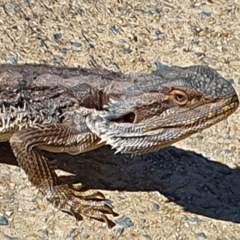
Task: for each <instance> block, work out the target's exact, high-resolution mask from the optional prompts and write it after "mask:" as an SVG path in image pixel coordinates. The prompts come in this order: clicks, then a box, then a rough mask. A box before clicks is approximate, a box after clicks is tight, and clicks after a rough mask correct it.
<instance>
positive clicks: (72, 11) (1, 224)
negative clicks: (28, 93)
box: [0, 0, 240, 240]
mask: <svg viewBox="0 0 240 240" xmlns="http://www.w3.org/2000/svg"><path fill="white" fill-rule="evenodd" d="M239 19H240V2H239V1H238V0H235V1H234V0H231V1H230V0H229V1H227V0H225V1H223V0H208V1H197V0H195V1H194V0H191V1H190V0H178V1H177V0H165V1H164V0H163V1H160V0H159V1H157V0H152V1H135V0H130V1H122V0H118V1H117V0H111V1H110V0H94V1H93V0H89V1H74V0H69V1H65V0H61V1H54V0H52V1H50V0H39V1H33V0H16V1H14V0H12V1H10V0H9V1H6V0H1V1H0V62H1V63H11V64H16V63H18V64H20V63H45V64H52V65H55V66H57V65H61V66H62V65H66V66H82V67H98V66H101V67H104V68H107V69H111V70H116V71H122V72H140V71H141V72H149V71H151V70H153V69H155V67H156V66H155V62H156V61H159V62H162V63H164V64H169V65H179V66H188V65H194V64H208V65H209V66H211V67H213V68H215V69H217V70H219V72H220V73H221V74H222V75H223V76H225V77H226V78H228V79H233V80H234V86H235V88H236V89H237V91H238V92H239V90H240V86H239V84H240V58H239V49H240V22H239ZM239 117H240V112H239V111H237V112H236V114H234V115H233V116H231V117H230V118H229V119H228V120H226V121H223V122H222V123H220V124H218V125H216V126H214V127H211V128H210V129H208V130H205V131H204V132H202V133H199V134H196V135H194V136H193V137H191V138H189V139H187V140H185V141H182V142H180V143H179V144H176V145H175V147H170V148H166V149H164V150H162V151H159V152H157V153H153V154H149V155H145V156H142V157H138V158H135V159H130V158H129V156H119V155H114V154H113V152H112V151H111V150H110V149H108V148H107V147H105V148H102V149H99V150H97V151H94V152H91V153H88V154H83V155H81V156H77V157H72V156H69V155H54V154H52V155H51V158H52V160H53V161H56V159H57V160H58V161H56V164H58V167H59V168H61V169H63V170H65V171H69V172H72V173H74V174H75V175H76V178H77V179H79V181H80V182H82V183H83V184H84V185H85V186H86V187H88V188H91V189H97V190H101V191H102V192H103V193H104V194H105V195H106V197H107V198H108V199H110V201H111V203H112V204H113V206H114V210H115V211H116V212H118V213H119V217H116V218H112V220H114V221H115V222H116V226H115V227H114V228H113V229H110V230H109V229H108V228H107V227H106V225H105V224H104V223H101V222H98V221H95V220H89V219H84V221H81V222H77V221H75V219H74V218H73V217H72V216H70V215H67V214H66V213H63V212H60V211H59V210H56V209H54V208H53V207H52V206H51V205H50V204H48V203H47V201H46V200H45V199H44V198H43V197H42V196H41V195H40V194H39V193H38V191H37V190H36V189H35V188H34V187H32V186H31V184H30V183H29V181H28V180H27V177H26V175H25V173H24V172H23V171H22V170H21V169H20V168H19V167H17V166H16V163H15V162H14V158H13V156H12V153H11V151H10V149H9V145H8V144H0V156H1V157H0V162H1V163H2V164H1V165H0V166H1V171H0V239H6V240H9V239H14V240H15V239H24V240H25V239H27V240H30V239H39V240H40V239H41V240H43V239H44V240H45V239H68V240H70V239H96V240H97V239H140V240H155V239H171V240H175V239H176V240H177V239H178V240H183V239H184V240H187V239H211V240H212V239H218V240H226V239H240V226H239V223H240V193H239V186H240V169H239V166H240V160H239V151H240V147H239V138H238V133H239V130H240V127H239V126H240V125H239ZM200 154H201V155H200ZM164 156H165V157H164ZM166 156H167V157H166ZM4 163H8V164H4ZM9 164H12V165H9Z"/></svg>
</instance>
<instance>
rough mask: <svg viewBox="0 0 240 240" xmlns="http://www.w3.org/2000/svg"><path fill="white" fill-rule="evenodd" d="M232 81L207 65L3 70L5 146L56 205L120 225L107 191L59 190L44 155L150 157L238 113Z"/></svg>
mask: <svg viewBox="0 0 240 240" xmlns="http://www.w3.org/2000/svg"><path fill="white" fill-rule="evenodd" d="M238 104H239V101H238V97H237V94H236V92H235V90H234V88H233V87H232V85H231V83H230V82H229V81H227V80H226V79H224V78H223V77H222V76H221V75H220V74H219V73H217V72H216V71H215V70H213V69H211V68H209V67H207V66H191V67H186V68H181V67H176V66H175V67H167V66H166V67H164V68H162V69H160V70H157V71H155V72H153V73H150V74H140V73H139V74H122V73H114V72H110V71H106V70H101V69H95V70H93V69H92V70H91V69H81V68H56V67H51V66H44V65H19V66H12V65H1V66H0V141H1V142H6V141H9V142H10V145H11V147H12V149H13V152H14V154H15V156H16V159H17V161H18V163H19V164H20V165H21V167H22V168H23V169H24V171H25V172H26V174H27V175H28V178H29V180H30V181H31V183H32V184H33V185H35V186H36V187H37V188H38V189H39V190H40V191H41V192H42V193H43V195H45V196H46V197H47V199H48V200H49V201H50V202H51V203H53V204H54V205H55V206H56V207H58V208H60V209H63V210H65V211H67V212H70V213H71V214H73V215H74V216H75V217H76V218H79V219H80V218H81V215H85V216H88V217H93V218H96V219H99V220H102V221H105V222H107V224H108V225H109V226H113V222H112V221H110V220H108V218H107V217H106V216H105V214H104V213H111V214H115V213H114V212H113V211H112V209H111V207H110V206H108V205H107V204H106V203H105V202H104V201H99V200H97V199H96V198H100V199H104V196H103V195H102V194H101V193H100V192H92V191H88V192H84V191H80V190H81V187H79V186H75V185H67V184H60V183H59V181H58V177H57V175H56V174H55V172H54V171H53V170H52V169H51V167H50V165H49V163H48V161H47V159H46V158H45V157H44V156H43V154H42V153H41V150H46V151H51V152H67V153H70V154H80V153H83V152H86V151H90V150H94V149H96V148H99V147H101V146H102V145H106V144H110V145H111V146H112V147H113V148H115V149H116V150H117V151H118V152H121V153H131V154H133V155H138V154H143V153H147V152H152V151H156V150H159V149H160V148H163V147H165V146H169V145H171V144H172V143H174V142H176V141H179V140H181V139H183V138H186V137H188V136H190V135H192V134H193V133H196V132H199V131H201V130H203V129H205V128H207V127H209V126H211V125H213V124H215V123H217V122H219V121H221V120H223V119H225V118H227V117H228V116H229V115H230V114H232V113H233V112H234V111H235V110H236V109H237V107H238Z"/></svg>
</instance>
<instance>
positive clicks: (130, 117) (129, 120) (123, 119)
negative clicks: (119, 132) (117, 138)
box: [111, 112, 136, 123]
mask: <svg viewBox="0 0 240 240" xmlns="http://www.w3.org/2000/svg"><path fill="white" fill-rule="evenodd" d="M135 117H136V116H135V113H134V112H130V113H128V114H126V115H124V116H122V117H121V118H115V119H112V120H111V121H113V122H117V123H133V122H134V120H135Z"/></svg>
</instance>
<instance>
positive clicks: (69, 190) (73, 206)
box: [47, 184, 118, 228]
mask: <svg viewBox="0 0 240 240" xmlns="http://www.w3.org/2000/svg"><path fill="white" fill-rule="evenodd" d="M80 190H81V187H79V186H78V185H76V184H74V185H68V184H64V185H59V186H53V187H52V188H51V191H49V192H48V193H47V200H48V201H49V202H50V203H52V204H53V205H54V206H55V207H56V208H59V209H60V210H62V211H64V212H67V213H70V214H71V215H73V216H74V217H75V218H76V219H77V220H82V215H83V216H86V217H89V218H94V219H97V220H99V221H103V222H105V223H106V224H107V226H108V227H109V228H111V227H113V226H115V223H114V222H113V221H111V220H109V219H108V218H107V216H106V215H105V214H112V215H113V216H117V215H118V214H117V213H115V212H114V211H113V210H112V208H111V206H110V205H109V204H108V203H107V202H106V201H104V200H105V197H104V195H103V194H102V193H101V192H98V191H91V190H90V191H80Z"/></svg>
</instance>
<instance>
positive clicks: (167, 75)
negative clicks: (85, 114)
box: [89, 66, 239, 154]
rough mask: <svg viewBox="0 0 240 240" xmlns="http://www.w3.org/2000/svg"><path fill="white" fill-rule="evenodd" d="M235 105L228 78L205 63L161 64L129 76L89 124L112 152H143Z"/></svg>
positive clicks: (166, 143) (211, 120)
mask: <svg viewBox="0 0 240 240" xmlns="http://www.w3.org/2000/svg"><path fill="white" fill-rule="evenodd" d="M238 105H239V100H238V97H237V94H236V91H235V90H234V88H233V86H232V84H231V82H230V81H227V80H226V79H224V78H223V77H222V76H221V75H220V74H219V73H217V72H216V71H215V70H213V69H211V68H210V67H207V66H191V67H186V68H180V67H165V68H164V69H160V70H157V71H155V72H153V73H152V74H150V75H140V76H138V78H136V79H135V78H134V79H133V81H132V84H131V85H129V86H127V87H126V88H125V93H124V94H123V95H122V96H121V97H120V98H118V99H114V100H111V101H110V102H109V104H107V105H106V106H105V110H106V111H103V113H102V114H99V113H96V115H95V116H94V117H93V118H92V119H91V118H89V119H90V120H89V128H90V129H91V130H92V131H93V132H94V133H95V134H97V135H98V137H99V138H101V139H102V141H105V142H106V143H107V144H110V145H111V146H112V147H113V148H115V149H117V152H121V153H131V154H143V153H147V152H152V151H156V150H158V149H160V148H163V147H165V146H169V145H171V144H172V143H175V142H177V141H179V140H181V139H184V138H186V137H189V136H190V135H192V134H194V133H196V132H199V131H201V130H203V129H205V128H208V127H210V126H212V125H213V124H215V123H217V122H219V121H221V120H223V119H225V118H227V117H228V116H229V115H231V114H232V113H233V112H234V111H235V110H236V109H237V107H238ZM90 122H91V123H90Z"/></svg>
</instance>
